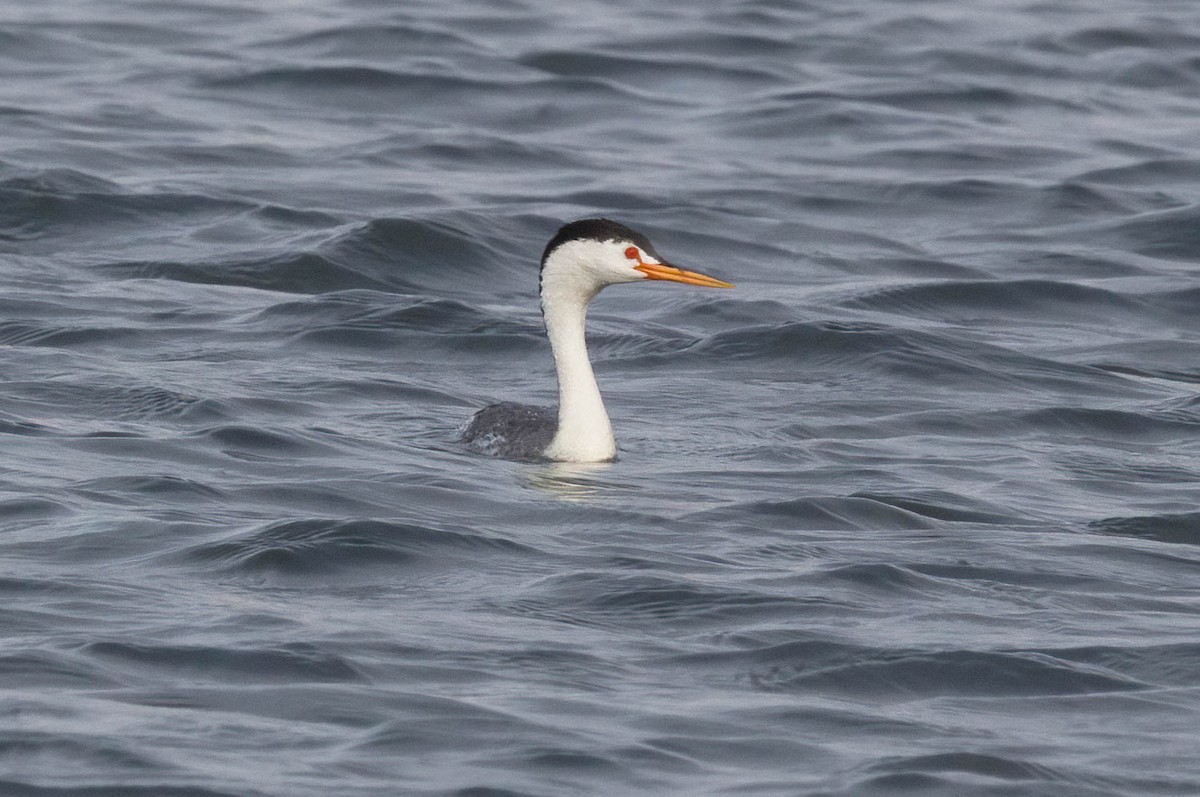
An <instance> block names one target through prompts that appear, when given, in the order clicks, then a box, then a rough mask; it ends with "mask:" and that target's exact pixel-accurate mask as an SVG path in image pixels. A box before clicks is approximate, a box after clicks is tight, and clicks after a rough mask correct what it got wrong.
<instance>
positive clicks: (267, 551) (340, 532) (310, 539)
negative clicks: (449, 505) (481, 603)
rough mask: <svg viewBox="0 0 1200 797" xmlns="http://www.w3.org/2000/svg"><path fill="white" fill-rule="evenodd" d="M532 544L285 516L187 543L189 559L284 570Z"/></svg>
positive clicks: (521, 548)
mask: <svg viewBox="0 0 1200 797" xmlns="http://www.w3.org/2000/svg"><path fill="white" fill-rule="evenodd" d="M533 550H534V549H532V548H529V547H527V546H525V545H522V544H520V543H517V542H514V541H512V540H508V539H505V538H503V537H490V536H484V535H481V534H473V533H468V532H460V531H450V530H445V529H437V528H433V527H429V526H418V525H415V524H409V523H399V522H394V521H382V520H323V519H312V520H287V521H281V522H278V523H271V524H268V525H266V526H262V527H259V528H256V529H253V530H251V531H248V532H245V533H241V534H238V535H236V536H233V537H229V538H226V539H223V540H219V541H214V542H209V543H204V544H201V545H198V546H195V547H192V548H189V549H187V551H185V552H184V554H183V556H184V558H185V559H187V560H189V561H194V562H198V563H203V564H208V565H210V566H216V567H217V568H219V569H221V570H227V571H232V572H241V573H258V572H263V573H265V572H272V573H280V574H284V575H303V574H306V573H319V572H333V571H337V570H340V569H346V568H353V567H364V566H376V565H396V564H412V563H415V562H417V561H423V562H425V563H426V564H434V563H437V562H439V561H442V560H443V558H444V557H449V556H451V555H458V556H466V555H470V554H475V555H480V556H483V555H488V556H499V555H502V554H507V555H519V554H529V553H532V552H533Z"/></svg>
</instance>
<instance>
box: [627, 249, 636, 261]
mask: <svg viewBox="0 0 1200 797" xmlns="http://www.w3.org/2000/svg"><path fill="white" fill-rule="evenodd" d="M625 257H627V258H629V259H630V260H637V259H638V250H637V247H636V246H631V247H629V248H628V249H626V250H625Z"/></svg>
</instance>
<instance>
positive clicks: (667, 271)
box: [633, 263, 733, 288]
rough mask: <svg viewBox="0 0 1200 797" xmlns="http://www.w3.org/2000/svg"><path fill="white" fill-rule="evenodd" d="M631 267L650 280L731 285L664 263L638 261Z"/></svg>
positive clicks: (707, 286) (718, 285)
mask: <svg viewBox="0 0 1200 797" xmlns="http://www.w3.org/2000/svg"><path fill="white" fill-rule="evenodd" d="M633 268H634V270H635V271H640V272H642V273H643V274H645V275H646V278H647V279H652V280H669V281H671V282H683V283H686V284H688V285H701V286H703V287H705V288H732V287H733V285H731V284H730V283H728V282H725V281H724V280H719V279H717V278H716V277H710V276H708V275H707V274H700V273H698V272H695V271H684V270H683V269H681V268H675V267H674V266H668V265H667V264H666V263H639V264H637V265H636V266H634V267H633Z"/></svg>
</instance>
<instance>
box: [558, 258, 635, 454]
mask: <svg viewBox="0 0 1200 797" xmlns="http://www.w3.org/2000/svg"><path fill="white" fill-rule="evenodd" d="M581 243H582V242H581ZM579 249H580V250H581V251H573V250H574V247H563V250H566V251H562V252H561V253H560V256H558V257H556V258H552V259H550V260H548V261H547V262H546V265H545V267H544V268H543V271H542V315H543V317H544V318H545V321H546V334H547V336H548V337H549V338H550V348H551V350H552V351H553V352H554V367H555V370H556V371H557V373H558V431H557V433H556V434H555V435H554V439H553V440H551V441H550V445H549V446H548V447H547V448H546V451H545V455H546V456H547V457H548V458H550V459H555V460H560V461H564V462H601V461H604V460H610V459H614V458H615V457H616V455H617V441H616V440H615V439H614V438H613V433H612V424H611V423H609V420H608V413H607V412H606V411H605V409H604V400H603V399H602V398H601V397H600V388H599V387H598V386H597V385H596V375H595V374H594V373H593V372H592V363H591V361H590V360H589V359H588V352H587V341H586V339H585V336H584V321H585V320H586V318H587V308H588V303H589V302H591V300H592V299H593V298H594V297H595V296H596V294H597V293H599V292H600V289H601V288H603V287H604V285H605V284H608V283H607V281H601V280H600V279H597V278H595V277H594V276H593V275H592V274H591V273H590V271H589V270H588V269H583V268H579V267H578V264H577V263H575V262H572V261H574V260H576V259H577V258H583V257H584V256H586V254H587V253H586V251H582V250H584V249H585V247H579Z"/></svg>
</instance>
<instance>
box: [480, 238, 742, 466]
mask: <svg viewBox="0 0 1200 797" xmlns="http://www.w3.org/2000/svg"><path fill="white" fill-rule="evenodd" d="M644 279H655V280H669V281H671V282H683V283H686V284H690V285H702V286H706V287H712V288H732V287H733V286H732V285H730V284H729V283H727V282H722V281H721V280H718V279H714V278H712V277H708V276H705V275H704V274H698V273H695V272H692V271H684V270H682V269H678V268H675V267H674V266H670V265H667V264H666V263H664V262H663V261H662V259H661V258H659V256H658V254H657V253H656V252H655V251H654V246H653V245H652V244H651V243H650V240H649V239H648V238H646V236H644V235H642V234H641V233H638V232H635V231H634V230H631V229H629V228H628V227H626V226H624V225H623V224H618V223H617V222H615V221H610V220H608V219H583V220H581V221H574V222H571V223H570V224H567V225H565V226H563V227H562V228H561V229H560V230H559V231H558V233H557V234H556V235H555V236H554V237H553V238H552V239H550V243H548V244H547V245H546V249H545V251H544V252H543V253H542V266H541V279H540V292H541V302H542V317H543V319H544V320H545V323H546V334H547V336H548V337H549V338H550V348H551V350H552V351H553V352H554V366H555V370H556V372H557V374H558V408H557V410H552V409H549V408H545V407H532V406H528V405H524V404H514V403H512V402H503V403H501V404H493V405H491V406H489V407H485V408H484V409H482V410H480V411H479V412H477V413H475V415H474V417H472V418H471V420H470V421H468V422H467V424H466V426H464V427H463V430H462V439H463V440H464V441H465V442H466V443H467V444H468V445H469V446H470V447H471V448H472V449H474V450H476V451H480V452H482V453H487V454H492V455H494V456H500V457H505V458H507V459H552V460H561V461H567V462H602V461H605V460H611V459H614V458H615V457H616V455H617V443H616V440H615V438H614V437H613V433H612V424H610V423H609V420H608V413H607V412H606V411H605V409H604V401H603V400H602V399H601V397H600V388H599V387H598V386H597V384H596V377H595V374H594V373H593V372H592V364H591V362H590V361H589V359H588V353H587V342H586V340H585V337H584V321H585V319H586V317H587V307H588V304H589V303H590V302H591V300H592V299H593V298H595V296H596V294H598V293H599V292H600V291H601V290H602V289H603V288H605V287H606V286H608V285H614V284H616V283H620V282H637V281H640V280H644Z"/></svg>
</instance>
